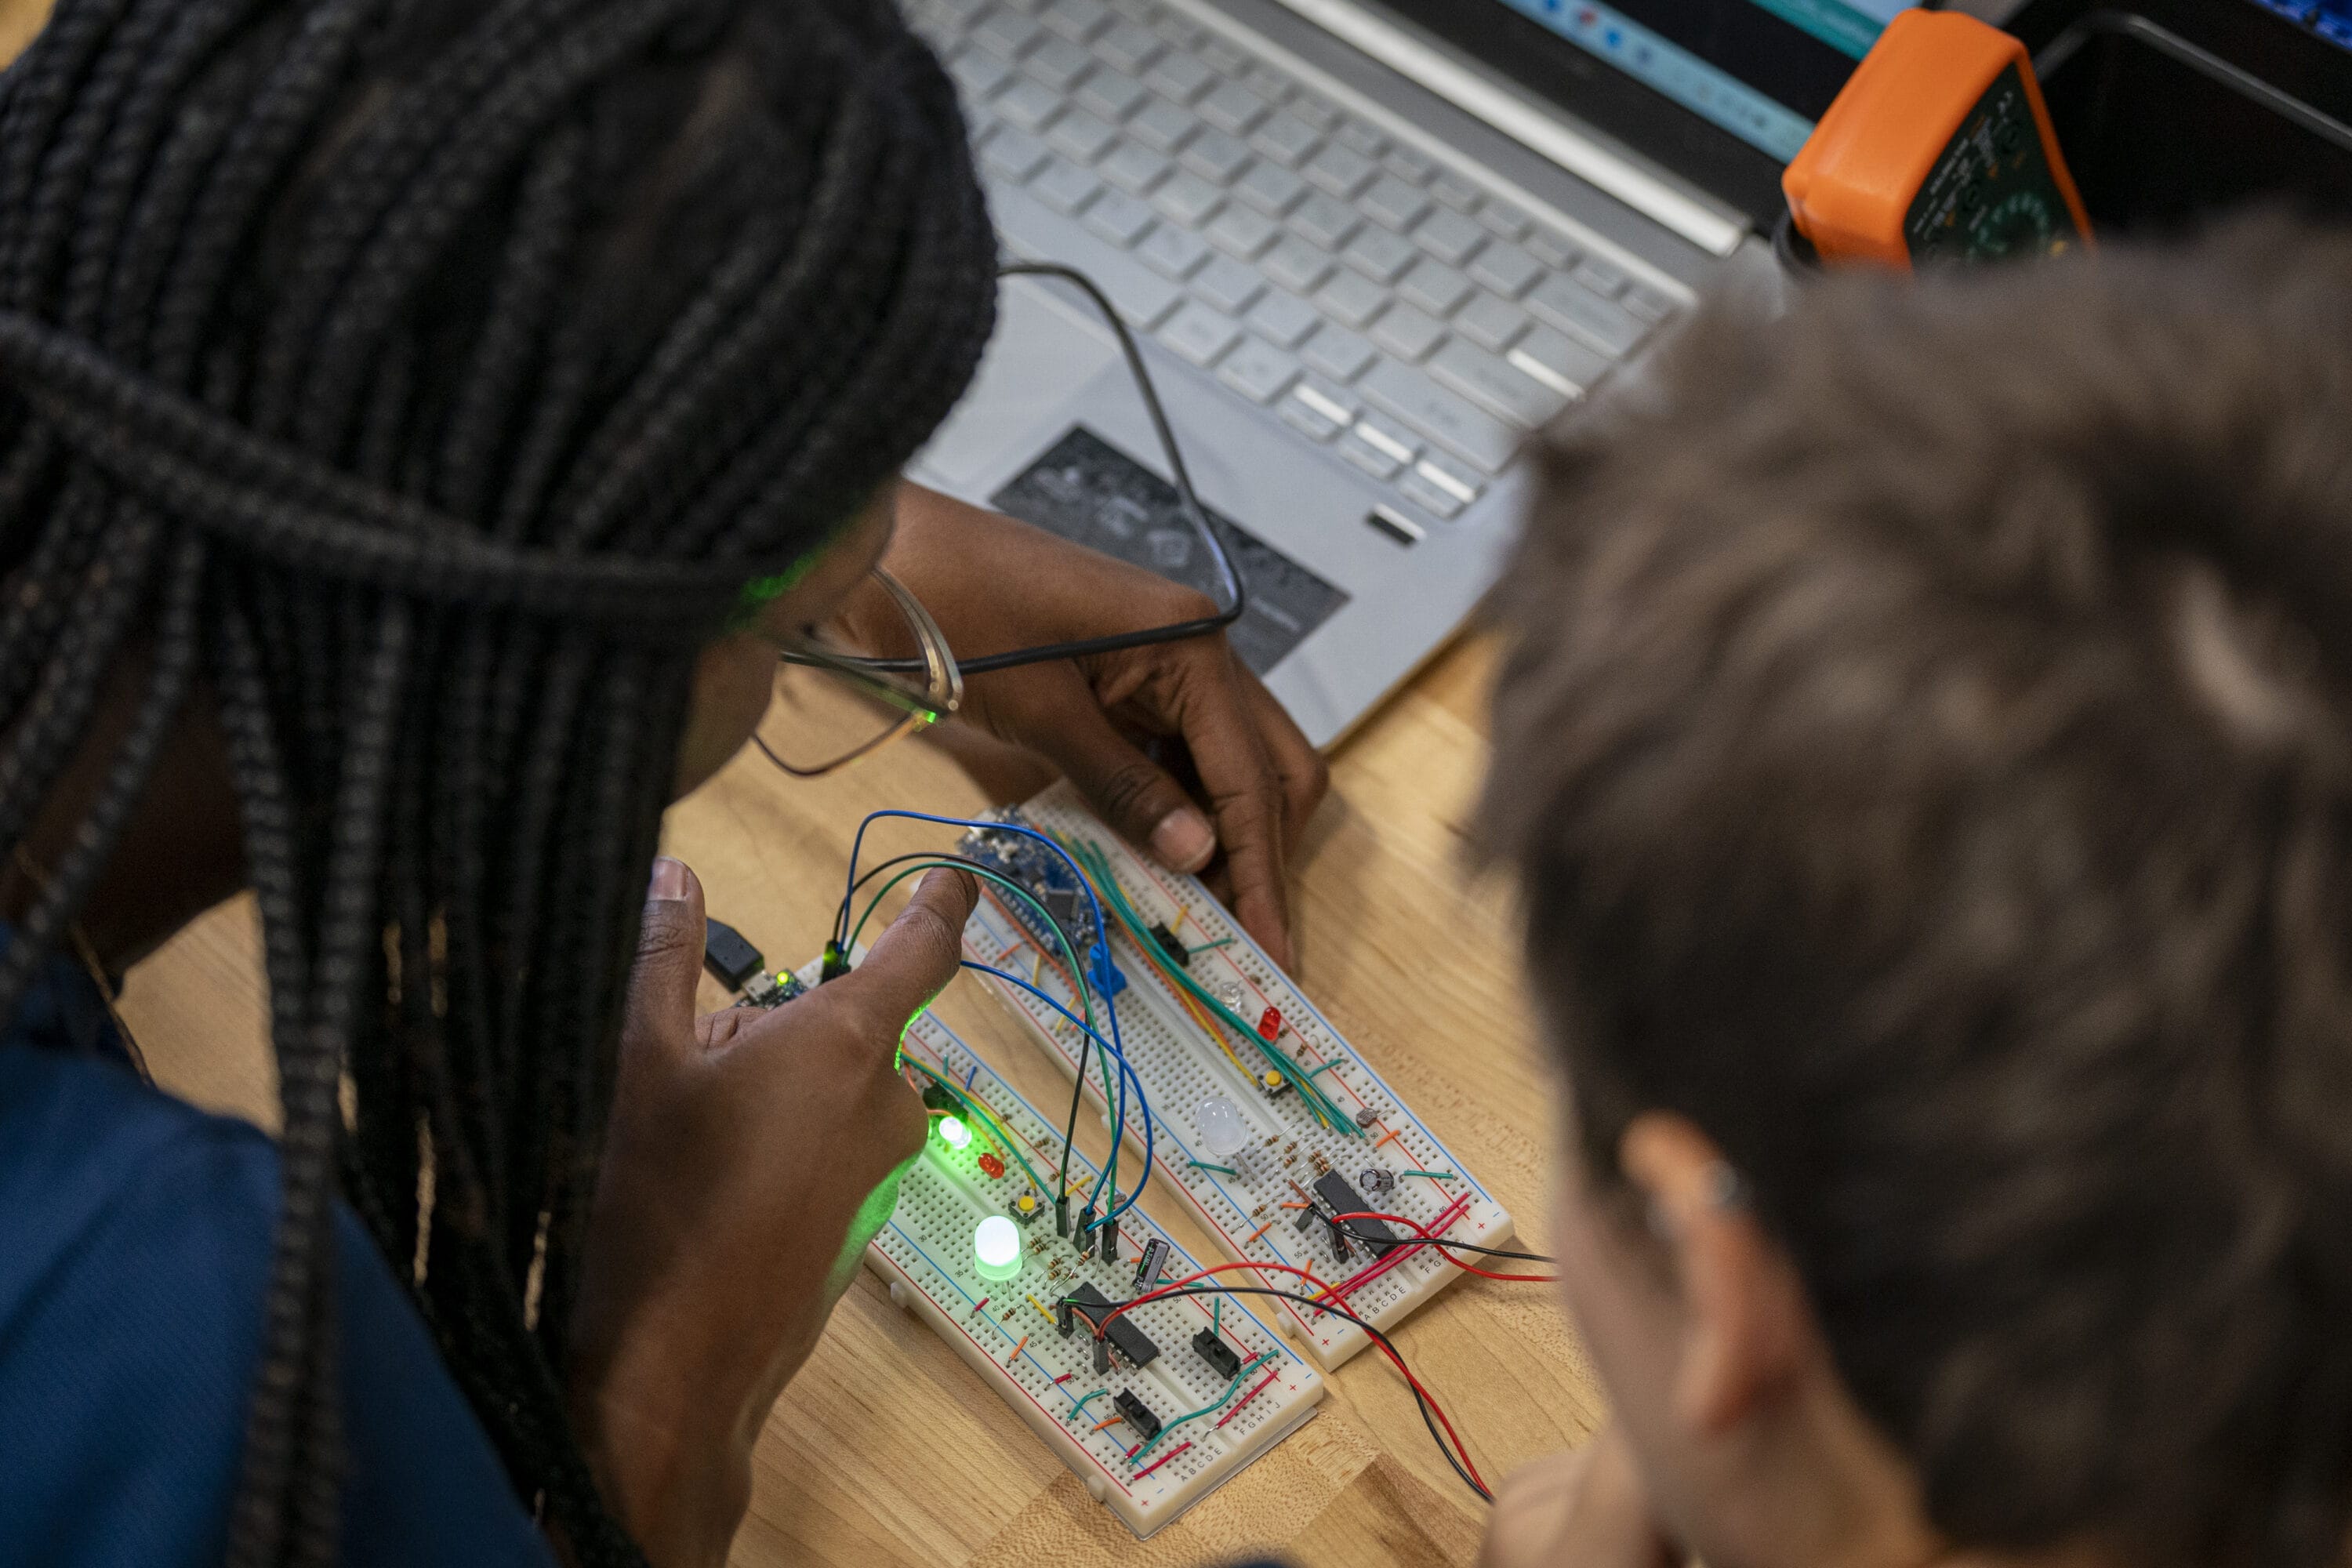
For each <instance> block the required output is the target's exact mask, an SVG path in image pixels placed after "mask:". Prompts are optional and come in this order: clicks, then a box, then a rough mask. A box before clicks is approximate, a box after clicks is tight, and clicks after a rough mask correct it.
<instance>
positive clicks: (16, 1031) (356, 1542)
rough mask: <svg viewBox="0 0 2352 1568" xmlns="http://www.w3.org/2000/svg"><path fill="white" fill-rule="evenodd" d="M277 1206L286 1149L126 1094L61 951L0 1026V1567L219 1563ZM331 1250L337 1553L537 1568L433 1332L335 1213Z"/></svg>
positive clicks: (514, 1503)
mask: <svg viewBox="0 0 2352 1568" xmlns="http://www.w3.org/2000/svg"><path fill="white" fill-rule="evenodd" d="M7 940H8V933H7V931H6V928H5V926H0V951H5V947H6V943H7ZM278 1195H279V1194H278V1152H277V1148H276V1146H275V1145H274V1144H272V1143H271V1142H270V1141H269V1140H268V1138H266V1137H264V1136H263V1135H262V1134H261V1133H260V1132H258V1131H256V1130H254V1129H253V1128H251V1127H249V1126H247V1124H245V1123H244V1122H241V1121H229V1120H226V1119H225V1118H222V1117H217V1116H208V1115H206V1114H205V1113H204V1112H202V1111H200V1110H195V1109H194V1107H192V1106H189V1105H187V1104H184V1103H183V1102H182V1101H180V1100H173V1098H171V1097H170V1096H168V1095H165V1094H163V1093H160V1092H158V1091H157V1090H155V1089H151V1088H149V1087H147V1086H146V1085H145V1084H143V1083H142V1082H140V1081H139V1079H138V1078H137V1077H136V1076H135V1075H134V1074H133V1073H132V1072H131V1069H130V1068H129V1066H128V1057H127V1055H126V1054H125V1053H124V1052H123V1050H122V1047H121V1039H120V1037H119V1036H117V1035H116V1034H115V1032H114V1029H113V1026H112V1025H111V1023H110V1021H109V1019H108V1017H107V1015H106V1010H105V1005H104V1001H103V998H102V997H101V996H100V994H99V993H98V990H97V987H96V986H94V985H93V984H91V983H90V981H89V977H88V976H87V975H85V974H83V973H81V972H80V970H79V968H78V967H77V966H75V965H74V964H73V963H70V962H69V961H64V960H53V961H52V962H51V963H49V965H48V966H47V969H46V970H45V971H44V972H43V973H42V975H41V976H40V978H39V980H38V981H37V983H36V984H35V986H34V988H33V990H32V992H31V994H28V996H27V997H26V1002H25V1005H23V1006H22V1007H20V1008H19V1009H18V1010H17V1014H16V1018H15V1020H14V1021H13V1022H12V1023H11V1024H10V1025H9V1026H8V1027H7V1029H6V1030H5V1032H0V1553H5V1555H6V1557H7V1558H8V1559H9V1560H10V1561H12V1562H21V1563H42V1564H45V1565H48V1568H94V1565H97V1564H113V1563H125V1564H129V1563H138V1564H142V1565H145V1564H160V1563H190V1564H194V1563H219V1562H220V1561H221V1559H222V1557H223V1555H224V1553H225V1552H226V1545H227V1540H228V1515H229V1506H230V1501H231V1499H232V1497H233V1495H234V1493H235V1491H236V1481H237V1476H238V1471H239V1467H240V1461H241V1458H242V1454H243V1449H244V1444H245V1425H246V1415H247V1407H248V1405H250V1403H251V1396H252V1390H253V1385H254V1379H255V1375H256V1373H257V1369H258V1367H259V1365H260V1360H261V1337H262V1336H261V1314H262V1300H263V1295H264V1291H265V1289H266V1288H267V1286H268V1279H269V1271H270V1258H271V1249H272V1241H273V1234H272V1233H273V1230H274V1228H275V1226H276V1222H277V1215H278ZM335 1246H336V1267H337V1272H336V1289H337V1311H338V1318H339V1329H340V1335H341V1340H340V1343H341V1376H342V1398H343V1432H344V1445H345V1452H344V1459H343V1463H344V1477H345V1479H344V1487H343V1508H342V1552H341V1556H342V1561H343V1562H344V1563H349V1564H358V1565H363V1568H374V1565H376V1564H394V1563H401V1564H407V1563H449V1564H464V1565H468V1568H470V1565H474V1564H493V1563H495V1564H529V1565H530V1568H548V1565H549V1564H550V1563H551V1561H552V1559H551V1554H550V1552H549V1551H548V1548H547V1544H546V1542H545V1540H544V1539H543V1538H542V1537H541V1534H540V1532H539V1531H538V1530H537V1528H536V1527H535V1526H534V1525H533V1524H532V1522H531V1520H530V1515H529V1514H528V1513H527V1512H526V1511H525V1510H524V1509H523V1507H522V1505H521V1503H520V1501H519V1500H517V1498H516V1497H515V1495H514V1492H513V1489H511V1488H510V1487H509V1484H508V1481H507V1478H506V1472H505V1470H504V1469H503V1468H501V1467H500V1465H499V1459H498V1456H497V1454H496V1452H495V1451H494V1450H493V1449H492V1448H491V1447H490V1442H489V1439H488V1436H487V1435H486V1434H485V1433H484V1432H483V1430H482V1427H481V1424H480V1423H479V1422H478V1420H476V1419H475V1416H474V1413H473V1411H472V1409H471V1408H470V1407H468V1406H467V1404H466V1401H465V1399H464V1397H463V1395H461V1394H459V1393H458V1390H457V1384H456V1383H455V1381H454V1380H452V1379H451V1377H450V1375H449V1373H448V1370H447V1369H446V1367H445V1366H444V1365H443V1364H442V1363H441V1358H440V1355H439V1353H438V1352H436V1349H435V1348H434V1345H433V1342H432V1339H431V1337H430V1335H429V1334H428V1333H427V1332H426V1331H425V1323H424V1321H423V1319H421V1318H420V1317H419V1316H418V1315H417V1312H416V1309H415V1306H414V1305H413V1304H412V1303H411V1302H410V1300H409V1299H408V1297H407V1295H406V1294H405V1293H404V1291H403V1290H402V1289H401V1288H400V1286H399V1284H398V1282H397V1281H396V1280H395V1279H394V1277H393V1274H392V1270H391V1269H390V1268H387V1267H386V1266H385V1263H384V1260H383V1255H382V1254H381V1253H379V1252H378V1251H377V1250H376V1247H375V1246H374V1244H373V1241H372V1240H371V1239H370V1238H369V1237H368V1235H367V1233H366V1231H365V1230H364V1228H363V1227H362V1226H361V1225H360V1223H359V1222H358V1220H357V1219H356V1218H355V1217H354V1216H353V1215H352V1214H351V1212H350V1211H349V1210H348V1209H345V1208H343V1207H341V1205H338V1206H337V1211H336V1215H335Z"/></svg>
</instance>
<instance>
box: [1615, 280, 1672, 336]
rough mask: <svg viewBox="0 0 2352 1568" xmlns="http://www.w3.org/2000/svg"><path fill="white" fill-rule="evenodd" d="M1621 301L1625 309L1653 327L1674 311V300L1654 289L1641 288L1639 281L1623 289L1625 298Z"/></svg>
mask: <svg viewBox="0 0 2352 1568" xmlns="http://www.w3.org/2000/svg"><path fill="white" fill-rule="evenodd" d="M1621 303H1622V304H1623V305H1624V307H1625V309H1627V310H1631V311H1633V314H1634V315H1636V316H1639V317H1640V318H1641V319H1642V320H1643V321H1647V322H1649V323H1650V325H1652V326H1656V325H1657V324H1658V323H1659V322H1660V321H1664V320H1665V319H1666V318H1667V317H1668V316H1671V315H1673V314H1674V313H1675V302H1674V301H1673V300H1669V299H1667V298H1666V297H1665V296H1664V294H1661V293H1659V292H1658V291H1657V290H1656V289H1646V288H1643V286H1642V285H1641V284H1639V283H1636V284H1634V285H1633V287H1632V288H1631V289H1627V290H1625V298H1624V299H1623V300H1622V301H1621Z"/></svg>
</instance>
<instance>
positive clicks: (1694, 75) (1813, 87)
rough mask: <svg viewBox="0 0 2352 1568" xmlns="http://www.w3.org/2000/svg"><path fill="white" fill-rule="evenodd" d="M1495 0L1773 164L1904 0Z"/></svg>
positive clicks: (1809, 125)
mask: <svg viewBox="0 0 2352 1568" xmlns="http://www.w3.org/2000/svg"><path fill="white" fill-rule="evenodd" d="M1497 3H1499V4H1502V5H1508V6H1509V7H1510V8H1511V9H1513V10H1515V11H1517V12H1519V13H1520V14H1521V15H1523V16H1528V17H1529V18H1530V19H1532V20H1534V21H1536V22H1538V23H1540V24H1541V25H1542V26H1546V27H1548V28H1549V29H1551V30H1552V31H1553V32H1555V33H1558V34H1559V36H1560V37H1564V38H1566V39H1567V40H1568V41H1569V42H1570V43H1572V44H1574V45H1576V46H1577V47H1579V48H1580V49H1583V50H1585V51H1586V52H1587V53H1589V54H1591V55H1592V56H1594V57H1595V58H1599V59H1601V61H1603V62H1605V63H1606V64H1608V65H1610V66H1612V67H1614V68H1616V69H1618V70H1621V71H1622V72H1624V73H1625V74H1626V75H1627V76H1629V77H1632V78H1633V79H1634V80H1636V81H1638V82H1640V83H1641V84H1642V85H1643V86H1644V87H1646V88H1648V89H1650V90H1652V91H1653V92H1656V93H1658V94H1660V95H1662V96H1663V97H1665V98H1667V99H1670V100H1673V101H1674V102H1675V103H1677V104H1679V105H1681V106H1682V107H1683V108H1684V109H1686V110H1690V111H1692V112H1693V113H1695V114H1697V115H1699V116H1700V117H1702V118H1703V119H1705V120H1706V121H1709V122H1711V123H1712V124H1714V125H1717V126H1718V127H1720V128H1721V129H1723V130H1725V131H1727V132H1730V133H1731V134H1732V135H1734V136H1737V137H1738V138H1739V140H1741V141H1742V142H1747V143H1748V145H1749V146H1751V147H1754V148H1756V149H1757V150H1758V151H1759V152H1761V153H1765V154H1766V155H1767V156H1769V157H1770V158H1772V159H1773V160H1774V161H1776V162H1778V163H1787V162H1788V161H1789V160H1790V159H1791V158H1794V157H1795V156H1796V155H1797V152H1798V150H1799V149H1800V148H1801V147H1802V146H1804V144H1805V138H1806V137H1808V136H1810V135H1811V134H1812V130H1813V123H1814V121H1816V120H1818V119H1819V118H1820V117H1821V115H1822V111H1823V110H1826V109H1827V108H1828V107H1829V105H1830V100H1832V99H1833V98H1835V97H1836V96H1837V90H1838V89H1839V88H1840V87H1842V86H1843V85H1844V82H1845V79H1846V77H1847V75H1848V74H1850V73H1851V72H1852V70H1853V65H1854V62H1855V61H1857V60H1859V59H1861V58H1862V57H1863V56H1864V54H1866V53H1868V52H1869V49H1870V46H1871V45H1872V44H1873V43H1874V42H1875V41H1876V40H1877V37H1878V35H1879V33H1880V32H1881V31H1882V30H1884V29H1885V26H1886V24H1887V23H1888V22H1889V21H1891V20H1893V19H1894V16H1895V13H1896V12H1898V11H1902V10H1906V9H1907V8H1908V6H1909V5H1910V4H1911V0H1615V4H1613V5H1598V4H1591V5H1588V4H1584V3H1582V0H1497ZM2344 3H2345V4H2347V5H2352V0H2344Z"/></svg>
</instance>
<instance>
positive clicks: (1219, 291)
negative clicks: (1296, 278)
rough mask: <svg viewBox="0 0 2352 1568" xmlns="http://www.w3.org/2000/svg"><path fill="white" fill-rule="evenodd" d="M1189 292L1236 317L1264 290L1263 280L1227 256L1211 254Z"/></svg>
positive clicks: (1254, 271)
mask: <svg viewBox="0 0 2352 1568" xmlns="http://www.w3.org/2000/svg"><path fill="white" fill-rule="evenodd" d="M1192 292H1193V293H1194V294H1196V295H1198V296H1200V297H1201V298H1202V299H1203V300H1207V301H1208V302H1209V303H1210V304H1212V305H1214V306H1215V307H1216V308H1217V309H1218V310H1222V311H1223V312H1224V313H1225V314H1226V315H1228V316H1238V315H1240V314H1241V313H1242V312H1243V311H1244V310H1248V309H1249V308H1250V305H1251V303H1252V302H1253V301H1254V300H1256V299H1257V297H1258V296H1259V295H1260V294H1263V293H1265V279H1263V278H1260V277H1259V276H1258V275H1257V270H1256V268H1250V267H1244V266H1243V265H1242V264H1241V263H1240V262H1238V261H1235V260H1234V258H1232V257H1230V256H1219V257H1213V258H1211V259H1210V261H1209V264H1208V265H1207V266H1206V267H1203V268H1201V270H1200V272H1199V273H1198V274H1197V275H1196V276H1194V278H1193V279H1192Z"/></svg>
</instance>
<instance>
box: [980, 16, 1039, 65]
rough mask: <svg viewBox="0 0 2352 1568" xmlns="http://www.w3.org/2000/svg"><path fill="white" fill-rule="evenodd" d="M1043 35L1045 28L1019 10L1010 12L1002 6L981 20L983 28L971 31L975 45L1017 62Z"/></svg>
mask: <svg viewBox="0 0 2352 1568" xmlns="http://www.w3.org/2000/svg"><path fill="white" fill-rule="evenodd" d="M1044 34H1045V29H1044V28H1043V27H1040V26H1037V24H1036V23H1034V22H1033V21H1031V20H1030V19H1029V18H1028V17H1026V16H1023V15H1022V14H1021V13H1020V12H1018V11H1008V10H1005V9H1004V8H1003V6H999V7H998V8H997V9H995V10H993V11H992V12H990V13H989V14H988V15H987V16H984V17H982V19H981V24H980V26H977V27H974V28H973V29H972V30H971V37H972V41H973V42H974V43H976V44H978V45H979V46H980V47H982V48H984V49H986V50H988V51H989V52H991V53H992V54H999V55H1003V57H1004V58H1006V59H1008V60H1017V59H1019V58H1021V57H1022V56H1023V55H1024V54H1027V53H1028V52H1029V51H1030V50H1031V49H1033V48H1034V47H1036V46H1037V40H1038V39H1039V38H1040V37H1043V36H1044Z"/></svg>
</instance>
